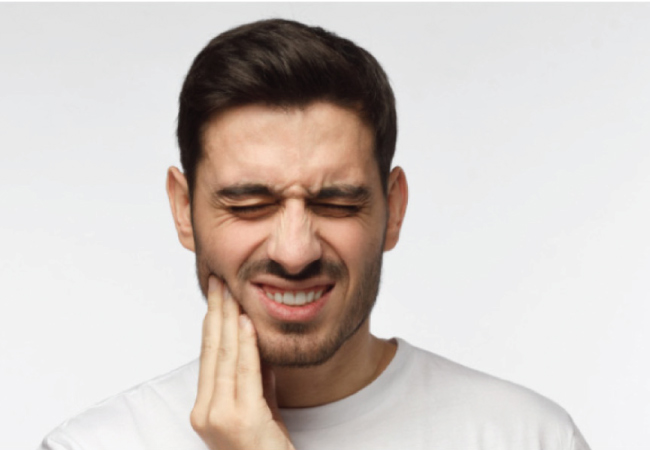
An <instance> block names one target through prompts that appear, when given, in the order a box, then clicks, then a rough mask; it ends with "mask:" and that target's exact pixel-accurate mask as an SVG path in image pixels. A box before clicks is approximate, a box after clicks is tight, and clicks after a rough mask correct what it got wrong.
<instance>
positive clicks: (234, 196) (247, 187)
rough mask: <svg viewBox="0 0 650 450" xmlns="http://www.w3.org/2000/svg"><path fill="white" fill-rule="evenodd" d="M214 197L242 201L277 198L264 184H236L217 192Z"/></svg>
mask: <svg viewBox="0 0 650 450" xmlns="http://www.w3.org/2000/svg"><path fill="white" fill-rule="evenodd" d="M213 197H215V198H219V197H222V198H227V199H230V200H240V199H242V198H247V197H275V195H274V194H273V192H272V191H271V190H270V189H269V188H268V186H265V185H263V184H236V185H233V186H227V187H225V188H222V189H219V190H217V191H216V192H215V193H214V194H213Z"/></svg>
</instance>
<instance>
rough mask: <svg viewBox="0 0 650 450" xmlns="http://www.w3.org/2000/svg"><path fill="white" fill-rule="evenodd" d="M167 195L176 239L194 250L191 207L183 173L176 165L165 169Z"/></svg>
mask: <svg viewBox="0 0 650 450" xmlns="http://www.w3.org/2000/svg"><path fill="white" fill-rule="evenodd" d="M167 196H168V197H169V206H170V207H171V209H172V215H173V216H174V225H176V232H177V233H178V240H179V241H180V242H181V245H183V247H185V248H186V249H188V250H191V251H194V233H193V232H192V208H191V206H192V205H191V204H190V194H189V189H188V187H187V179H186V178H185V175H183V173H182V172H181V171H180V170H178V169H177V168H176V167H170V168H169V170H167Z"/></svg>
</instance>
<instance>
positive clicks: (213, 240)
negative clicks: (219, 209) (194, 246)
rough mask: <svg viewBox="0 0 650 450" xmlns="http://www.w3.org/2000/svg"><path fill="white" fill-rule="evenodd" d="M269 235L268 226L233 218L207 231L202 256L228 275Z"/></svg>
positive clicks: (230, 275) (252, 254)
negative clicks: (238, 220) (229, 221)
mask: <svg viewBox="0 0 650 450" xmlns="http://www.w3.org/2000/svg"><path fill="white" fill-rule="evenodd" d="M267 235H268V227H265V226H263V224H260V223H254V222H232V223H228V224H223V225H221V226H219V227H215V228H214V229H212V230H209V231H207V232H206V233H204V236H203V237H204V239H203V240H202V245H201V253H202V258H203V259H204V260H206V261H207V262H208V264H209V265H210V267H211V268H212V269H213V270H215V271H218V272H219V274H220V275H222V276H225V277H227V278H229V277H233V276H235V275H236V274H237V271H238V269H239V268H240V267H241V265H242V264H243V263H244V262H246V261H247V260H248V259H250V258H251V257H253V256H254V254H255V253H256V251H257V249H259V248H260V247H261V246H262V245H263V243H264V241H265V239H266V236H267Z"/></svg>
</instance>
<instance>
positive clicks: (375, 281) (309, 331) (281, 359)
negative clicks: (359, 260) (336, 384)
mask: <svg viewBox="0 0 650 450" xmlns="http://www.w3.org/2000/svg"><path fill="white" fill-rule="evenodd" d="M382 256H383V252H379V254H378V255H377V256H376V257H375V258H369V259H368V261H366V264H365V266H364V270H363V272H362V274H361V277H360V282H359V285H358V286H357V287H356V288H355V290H354V292H353V293H352V295H351V296H350V298H349V299H348V301H347V306H346V308H347V311H345V312H344V319H343V320H342V321H341V323H340V324H339V325H338V326H337V327H336V329H335V330H334V331H333V333H331V335H329V336H325V337H324V338H320V339H319V338H318V337H316V336H313V334H315V333H314V332H315V331H317V330H316V329H315V328H316V326H313V325H311V324H302V323H282V324H281V325H280V326H279V330H278V331H279V332H280V334H281V336H280V337H279V338H277V339H275V338H274V337H271V336H266V335H263V334H259V335H258V346H259V349H260V356H261V359H262V361H263V362H265V363H267V364H269V365H271V366H280V367H294V368H300V367H311V366H318V365H321V364H324V363H326V362H327V361H328V360H329V359H330V358H332V357H333V356H334V355H335V354H336V352H338V350H339V349H340V348H341V347H342V346H343V344H345V342H347V341H348V340H349V339H350V338H351V337H352V336H354V335H355V334H356V332H357V331H358V330H359V328H361V326H362V325H363V324H364V322H366V320H368V318H369V317H370V313H371V312H372V309H373V307H374V305H375V302H376V300H377V295H378V293H379V282H380V278H381V265H382ZM348 279H349V278H348Z"/></svg>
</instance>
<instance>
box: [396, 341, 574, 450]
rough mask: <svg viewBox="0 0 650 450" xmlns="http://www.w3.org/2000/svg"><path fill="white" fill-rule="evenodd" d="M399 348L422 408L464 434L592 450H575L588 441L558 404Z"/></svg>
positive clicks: (444, 360) (431, 356)
mask: <svg viewBox="0 0 650 450" xmlns="http://www.w3.org/2000/svg"><path fill="white" fill-rule="evenodd" d="M398 342H399V345H404V346H405V347H406V349H407V351H408V353H409V354H410V357H409V362H408V365H407V366H405V367H404V369H405V372H407V373H406V376H407V377H408V378H409V383H408V385H409V391H410V392H412V394H413V396H416V397H417V398H420V399H424V400H423V402H425V403H426V404H425V405H422V404H420V407H425V408H432V409H435V410H438V411H440V410H444V411H445V413H444V414H445V416H444V417H445V418H446V419H449V420H451V421H453V423H455V425H456V426H460V427H461V428H463V433H466V434H468V435H471V434H475V433H479V434H482V435H494V436H495V438H497V436H498V439H506V438H507V439H518V440H519V442H521V444H522V445H523V444H524V443H526V442H527V441H528V440H531V441H532V440H537V441H549V442H551V441H552V442H553V445H550V446H549V445H547V446H542V448H574V447H575V448H586V447H580V446H577V447H576V446H575V445H574V443H573V442H574V441H575V440H576V439H578V440H582V437H581V436H580V433H579V431H578V430H577V428H576V427H575V425H574V423H573V421H572V419H571V417H570V416H569V414H568V413H567V412H566V411H565V410H564V409H563V408H562V407H561V406H559V405H558V404H557V403H555V402H553V401H552V400H549V399H548V398H546V397H544V396H542V395H540V394H538V393H537V392H535V391H533V390H531V389H529V388H526V387H523V386H520V385H518V384H515V383H512V382H509V381H506V380H502V379H500V378H497V377H494V376H492V375H488V374H486V373H483V372H480V371H478V370H474V369H471V368H469V367H466V366H464V365H461V364H458V363H456V362H453V361H451V360H449V359H447V358H444V357H442V356H439V355H436V354H434V353H431V352H429V351H426V350H423V349H420V348H417V347H414V346H411V345H410V344H408V343H406V342H404V341H403V340H398ZM419 402H420V403H422V401H419ZM445 421H446V420H445ZM585 445H586V444H585Z"/></svg>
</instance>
